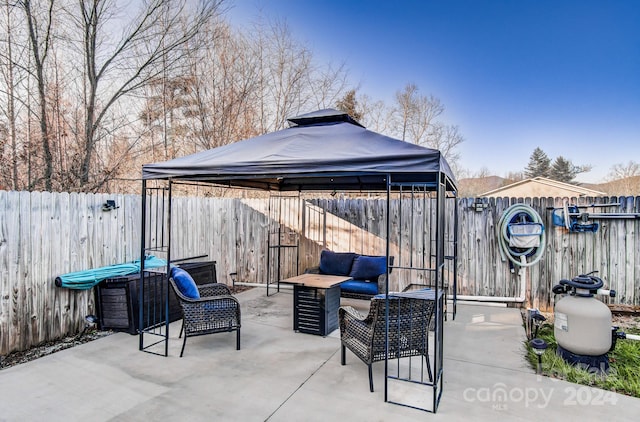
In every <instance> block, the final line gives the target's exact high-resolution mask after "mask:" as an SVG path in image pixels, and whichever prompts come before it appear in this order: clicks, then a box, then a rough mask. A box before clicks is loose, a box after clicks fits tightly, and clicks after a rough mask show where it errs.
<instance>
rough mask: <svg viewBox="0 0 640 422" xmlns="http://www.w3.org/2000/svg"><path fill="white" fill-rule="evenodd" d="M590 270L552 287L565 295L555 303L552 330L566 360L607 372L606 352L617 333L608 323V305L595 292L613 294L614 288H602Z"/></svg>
mask: <svg viewBox="0 0 640 422" xmlns="http://www.w3.org/2000/svg"><path fill="white" fill-rule="evenodd" d="M591 274H593V273H589V274H587V275H579V276H577V277H575V278H573V279H571V280H560V282H559V284H557V285H556V286H554V287H553V292H554V293H555V294H562V295H564V296H563V297H562V298H561V299H560V300H559V301H557V302H556V304H555V309H554V318H555V321H554V329H553V332H554V335H555V338H556V341H557V343H558V349H557V352H558V354H559V355H560V356H561V357H562V358H563V359H564V360H565V361H567V362H569V363H570V364H572V365H578V366H581V367H583V368H584V369H586V370H589V371H591V372H603V373H606V372H607V371H608V370H609V358H608V356H607V352H609V351H610V350H612V349H613V347H615V339H616V338H617V335H618V333H617V332H616V331H617V328H612V326H611V311H610V310H609V307H608V306H607V305H605V304H604V303H602V302H601V301H599V300H598V299H596V298H595V297H594V295H596V294H598V295H607V296H610V297H615V291H614V290H604V289H602V286H603V282H602V280H601V279H600V278H598V277H596V276H593V275H591Z"/></svg>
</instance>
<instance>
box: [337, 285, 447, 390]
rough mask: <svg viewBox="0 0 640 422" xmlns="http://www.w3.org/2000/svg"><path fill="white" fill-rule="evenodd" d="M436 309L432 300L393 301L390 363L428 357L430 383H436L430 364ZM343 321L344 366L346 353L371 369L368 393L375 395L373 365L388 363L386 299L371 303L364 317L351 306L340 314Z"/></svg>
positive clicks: (342, 361)
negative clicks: (432, 323)
mask: <svg viewBox="0 0 640 422" xmlns="http://www.w3.org/2000/svg"><path fill="white" fill-rule="evenodd" d="M434 308H435V302H434V301H431V300H419V299H410V298H398V297H390V299H389V359H399V358H404V357H409V356H419V355H422V356H424V357H425V360H426V365H427V372H428V375H429V380H433V375H432V373H431V365H430V362H429V327H430V325H431V318H432V316H433V313H434V312H433V311H434ZM338 315H339V321H340V340H341V343H342V347H341V362H340V363H341V364H342V365H345V364H346V357H345V354H346V349H349V350H351V351H352V352H353V353H354V354H355V355H356V356H357V357H358V358H360V360H362V361H363V362H364V363H366V364H367V366H368V367H369V389H370V390H371V392H373V373H372V364H373V363H374V362H379V361H382V360H385V356H386V347H385V299H384V298H376V297H374V298H373V299H371V307H370V309H369V314H368V315H367V316H366V317H365V316H364V315H361V314H360V313H359V312H358V311H357V310H355V309H354V308H352V307H351V306H343V307H341V308H340V309H339V311H338Z"/></svg>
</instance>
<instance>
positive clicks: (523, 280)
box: [456, 255, 527, 303]
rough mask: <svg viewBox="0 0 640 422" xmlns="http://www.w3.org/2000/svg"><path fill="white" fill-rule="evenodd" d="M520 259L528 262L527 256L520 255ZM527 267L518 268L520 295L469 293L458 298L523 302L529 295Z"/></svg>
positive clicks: (457, 297) (479, 300)
mask: <svg viewBox="0 0 640 422" xmlns="http://www.w3.org/2000/svg"><path fill="white" fill-rule="evenodd" d="M520 261H523V262H525V263H526V262H527V257H525V256H524V255H521V256H520ZM526 271H527V270H526V267H524V266H522V267H520V268H519V269H518V277H519V278H520V295H519V296H518V297H511V296H469V295H456V299H458V300H468V301H478V302H508V303H523V302H524V301H525V299H526V296H527V275H526Z"/></svg>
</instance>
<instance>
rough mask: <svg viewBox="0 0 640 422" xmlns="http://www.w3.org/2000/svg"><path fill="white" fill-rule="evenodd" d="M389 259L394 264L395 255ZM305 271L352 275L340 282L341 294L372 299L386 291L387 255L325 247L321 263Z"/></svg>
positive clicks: (348, 296)
mask: <svg viewBox="0 0 640 422" xmlns="http://www.w3.org/2000/svg"><path fill="white" fill-rule="evenodd" d="M389 260H390V263H391V265H393V257H389ZM305 273H312V274H328V275H340V276H345V277H352V280H349V281H345V282H343V283H341V284H340V296H342V297H346V298H355V299H371V298H372V297H373V296H375V295H377V294H379V293H384V290H385V283H386V273H387V257H386V256H371V255H360V254H357V253H353V252H332V251H329V250H327V249H324V250H323V251H322V252H321V253H320V265H319V266H317V267H313V268H308V269H307V270H306V271H305Z"/></svg>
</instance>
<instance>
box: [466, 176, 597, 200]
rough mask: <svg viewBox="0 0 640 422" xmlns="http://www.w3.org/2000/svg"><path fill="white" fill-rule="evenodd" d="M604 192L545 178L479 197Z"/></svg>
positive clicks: (537, 178) (496, 190)
mask: <svg viewBox="0 0 640 422" xmlns="http://www.w3.org/2000/svg"><path fill="white" fill-rule="evenodd" d="M603 195H606V194H605V193H604V192H600V191H597V190H593V189H587V188H583V187H581V186H577V185H572V184H570V183H564V182H559V181H557V180H552V179H547V178H545V177H534V178H532V179H525V180H521V181H519V182H515V183H512V184H510V185H506V186H502V187H500V188H498V189H493V190H490V191H488V192H485V193H483V194H481V195H478V196H479V197H502V196H510V197H562V196H603Z"/></svg>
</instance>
